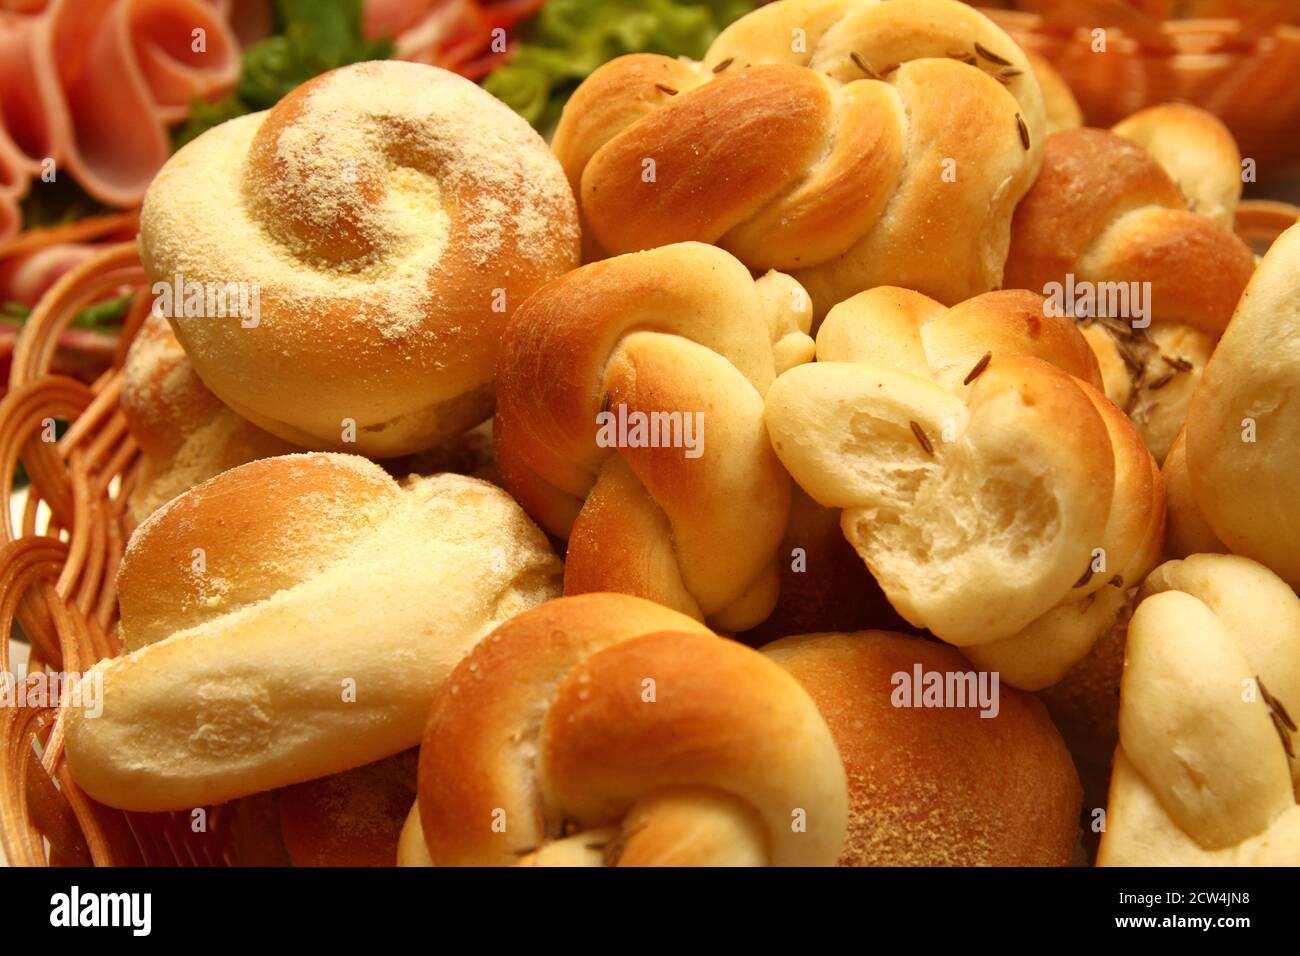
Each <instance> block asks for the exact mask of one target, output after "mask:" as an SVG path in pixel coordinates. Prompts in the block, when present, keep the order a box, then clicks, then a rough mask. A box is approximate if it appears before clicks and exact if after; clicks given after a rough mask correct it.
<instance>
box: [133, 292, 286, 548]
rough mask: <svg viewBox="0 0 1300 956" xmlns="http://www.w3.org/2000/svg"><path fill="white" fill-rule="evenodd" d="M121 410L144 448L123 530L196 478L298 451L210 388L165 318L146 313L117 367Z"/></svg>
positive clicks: (204, 478)
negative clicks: (119, 379) (196, 371)
mask: <svg viewBox="0 0 1300 956" xmlns="http://www.w3.org/2000/svg"><path fill="white" fill-rule="evenodd" d="M122 414H123V415H124V416H125V417H126V423H127V426H128V427H129V428H130V429H131V437H132V438H134V439H135V441H136V444H138V445H139V446H140V450H141V452H143V453H144V462H143V464H142V466H141V472H140V477H139V478H138V479H137V480H136V483H135V485H134V486H133V487H132V489H131V492H130V500H129V501H128V504H127V510H126V524H127V530H128V531H131V530H133V529H134V528H135V527H136V526H137V525H139V524H140V522H142V521H143V520H144V519H145V518H147V517H149V515H151V514H152V513H153V512H154V511H156V510H157V509H158V508H159V507H161V506H162V505H164V504H166V503H167V502H168V501H171V500H172V499H173V498H175V497H176V496H177V495H179V494H181V493H182V492H185V491H189V489H191V488H193V487H194V486H195V485H197V484H199V483H200V482H203V481H207V480H208V479H209V478H211V477H213V476H215V475H219V474H221V472H223V471H226V470H228V469H230V468H234V467H235V466H236V465H242V464H244V463H245V462H249V461H255V460H256V459H258V458H270V457H271V456H273V455H287V454H291V453H292V452H294V451H297V450H298V449H297V448H296V447H295V446H293V445H290V444H289V443H288V442H286V441H283V440H281V439H279V438H276V437H275V436H274V435H271V434H269V433H268V432H264V431H262V429H260V428H258V427H257V426H256V425H254V424H253V423H252V422H249V421H247V420H246V419H243V418H240V417H239V416H238V415H236V414H235V413H234V412H233V411H231V410H230V409H229V408H227V407H226V406H225V405H224V404H222V402H221V400H220V399H219V398H217V397H216V396H215V395H213V394H212V392H211V391H209V390H208V388H207V386H206V385H204V384H203V382H202V380H201V379H200V378H199V377H198V375H197V374H196V373H195V371H194V367H193V365H191V364H190V361H189V359H188V358H187V357H186V355H185V352H184V350H183V349H182V348H181V345H180V343H179V342H178V341H176V336H175V334H173V332H172V330H171V327H170V326H168V324H167V320H166V319H164V318H163V317H162V316H160V315H156V314H151V315H150V316H149V317H148V318H147V319H145V321H144V324H143V325H141V326H140V331H139V332H137V333H136V336H135V338H134V339H133V340H132V342H131V348H130V349H129V350H128V351H127V354H126V362H125V364H124V366H123V369H122Z"/></svg>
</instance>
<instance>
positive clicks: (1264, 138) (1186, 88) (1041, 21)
mask: <svg viewBox="0 0 1300 956" xmlns="http://www.w3.org/2000/svg"><path fill="white" fill-rule="evenodd" d="M1005 5H1007V6H1019V7H1024V8H1033V9H1034V10H1036V11H1039V12H1029V10H1027V9H1019V10H1008V9H989V8H985V9H984V12H985V13H986V14H988V15H989V16H990V17H991V18H992V19H993V20H994V21H996V22H997V23H998V25H999V26H1001V27H1002V28H1003V29H1004V30H1006V31H1007V32H1008V33H1009V34H1010V35H1011V36H1012V38H1013V39H1014V40H1015V41H1016V42H1017V43H1019V44H1020V45H1021V46H1022V47H1024V48H1025V49H1027V50H1032V51H1034V52H1037V53H1039V54H1041V55H1043V56H1044V57H1046V58H1047V60H1048V61H1049V62H1050V63H1051V64H1052V66H1053V67H1055V68H1056V69H1057V70H1058V71H1059V72H1060V74H1061V76H1062V77H1063V78H1064V79H1065V82H1066V83H1068V84H1069V86H1070V89H1071V90H1073V91H1074V95H1075V98H1076V99H1078V101H1079V105H1080V107H1082V109H1083V113H1084V116H1085V117H1086V119H1087V122H1088V124H1089V125H1090V126H1104V127H1108V126H1113V125H1114V124H1115V123H1117V122H1119V121H1120V120H1121V119H1123V118H1124V117H1126V116H1129V115H1131V114H1133V113H1135V112H1137V111H1138V110H1140V109H1144V108H1145V107H1148V106H1154V105H1156V104H1157V103H1168V102H1173V101H1181V102H1186V103H1191V104H1193V105H1196V106H1199V107H1201V108H1203V109H1206V110H1209V111H1210V112H1211V113H1214V114H1215V115H1216V116H1218V117H1219V118H1220V119H1222V120H1223V121H1224V123H1225V124H1227V126H1228V128H1229V129H1231V130H1232V133H1233V135H1234V136H1235V137H1236V139H1237V143H1238V145H1239V146H1240V147H1241V154H1242V155H1243V156H1245V157H1249V158H1251V159H1254V160H1255V161H1256V163H1257V166H1258V175H1259V178H1260V179H1261V180H1265V179H1268V180H1272V179H1276V178H1279V177H1281V176H1283V175H1285V173H1286V172H1287V171H1288V170H1289V169H1290V168H1293V167H1295V166H1296V165H1297V164H1300V25H1297V24H1296V19H1297V14H1300V9H1298V7H1300V5H1297V4H1294V3H1290V2H1283V0H1273V2H1267V3H1265V2H1259V3H1257V4H1255V5H1254V6H1253V7H1251V8H1250V9H1252V10H1253V11H1254V12H1253V13H1250V14H1248V15H1247V16H1246V17H1244V18H1226V17H1225V18H1221V19H1171V20H1164V19H1158V18H1156V17H1155V16H1153V15H1152V14H1150V13H1147V12H1144V9H1143V6H1142V5H1141V4H1135V3H1133V2H1132V0H1087V2H1078V0H1033V2H1027V0H1022V2H1020V3H1017V4H1005ZM1098 27H1103V28H1105V30H1106V50H1107V52H1105V53H1095V52H1093V49H1092V42H1093V37H1092V31H1093V30H1094V29H1095V28H1098Z"/></svg>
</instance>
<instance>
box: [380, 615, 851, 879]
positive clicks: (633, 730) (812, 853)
mask: <svg viewBox="0 0 1300 956" xmlns="http://www.w3.org/2000/svg"><path fill="white" fill-rule="evenodd" d="M847 802H848V795H847V791H846V789H845V781H844V766H843V764H842V762H841V760H840V757H839V754H838V753H837V752H836V749H835V742H834V740H833V739H832V737H831V732H830V731H829V730H828V729H827V726H826V722H825V721H824V720H823V719H822V716H821V715H820V714H819V713H818V711H817V707H816V705H815V704H814V703H813V701H812V700H811V699H810V697H809V695H808V693H807V692H806V691H804V689H803V688H802V687H800V686H799V684H798V682H797V681H795V679H794V678H792V677H791V676H790V675H789V674H788V673H786V672H785V671H784V670H782V669H781V668H780V667H778V666H777V665H776V664H774V663H772V661H770V660H768V659H767V658H765V657H764V656H763V655H762V654H759V653H758V652H757V651H753V650H751V649H749V648H747V647H745V646H744V645H741V644H737V643H735V642H734V641H729V640H726V639H725V638H720V637H715V636H714V635H712V634H710V633H709V632H708V630H707V629H705V627H704V626H703V625H701V624H699V623H698V622H696V621H695V620H693V619H692V618H689V617H687V616H685V615H684V614H680V613H678V612H676V611H672V610H669V609H668V608H665V607H661V606H659V605H657V604H653V603H651V602H649V601H645V600H642V599H641V598H635V597H631V596H629V595H623V594H584V595H579V596H576V597H566V598H561V599H560V600H557V601H551V602H548V603H547V604H544V605H542V606H541V607H538V608H534V609H533V610H531V611H528V612H525V613H524V614H521V615H519V616H518V617H516V618H515V619H514V620H512V621H509V622H507V623H506V624H504V625H503V626H501V627H500V628H498V629H497V630H496V631H495V632H494V633H493V634H492V635H491V636H490V637H488V638H486V639H485V640H483V641H481V642H480V643H479V645H478V646H477V647H476V648H475V649H474V650H473V652H472V653H471V654H470V655H469V656H468V657H466V658H465V659H464V660H463V661H462V662H461V663H460V664H459V665H458V666H457V668H456V670H455V671H454V672H453V673H452V675H451V677H450V678H449V679H448V681H447V683H446V684H445V685H444V687H443V690H442V691H441V692H440V693H439V694H438V698H437V700H436V701H435V703H434V705H433V709H432V710H431V711H430V713H429V722H428V725H427V726H426V728H425V732H424V740H423V743H422V744H421V748H420V776H419V811H420V813H419V817H420V819H419V830H422V832H423V835H424V840H425V844H426V847H427V851H428V853H427V859H428V860H432V862H433V863H434V864H436V865H437V866H510V865H514V864H518V865H521V866H601V865H605V866H615V865H617V866H765V865H774V866H831V865H833V864H834V863H835V860H836V858H837V857H838V856H839V854H840V850H841V847H842V845H843V842H844V834H845V819H846V813H847ZM415 833H416V824H415V822H414V821H412V822H409V823H408V830H407V832H406V833H404V835H403V842H404V844H405V846H404V848H403V849H402V850H400V851H399V855H400V856H401V858H402V859H403V860H404V861H405V862H413V863H419V862H421V861H422V860H424V859H426V858H425V857H422V856H421V854H419V852H418V851H417V850H416V849H415V848H413V847H411V846H410V843H411V841H413V840H414V839H415Z"/></svg>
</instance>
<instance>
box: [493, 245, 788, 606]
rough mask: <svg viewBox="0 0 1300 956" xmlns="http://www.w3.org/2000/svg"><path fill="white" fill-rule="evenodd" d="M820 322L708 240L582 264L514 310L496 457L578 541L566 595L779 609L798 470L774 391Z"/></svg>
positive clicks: (511, 481)
mask: <svg viewBox="0 0 1300 956" xmlns="http://www.w3.org/2000/svg"><path fill="white" fill-rule="evenodd" d="M811 319H812V315H811V308H810V306H809V303H808V298H807V296H806V295H805V294H804V292H803V290H802V289H801V288H800V287H799V285H798V284H797V283H796V282H794V281H793V280H792V279H790V278H789V276H785V275H782V274H780V273H776V272H772V273H769V274H767V275H765V276H763V277H762V278H760V279H758V280H757V281H755V280H754V279H752V278H751V277H750V274H749V272H748V271H747V270H746V269H745V267H744V266H743V265H742V264H741V263H740V262H738V261H736V259H734V258H733V257H732V256H730V255H728V254H727V253H726V252H723V251H722V250H721V249H717V248H714V247H712V246H706V245H701V244H699V243H681V244H678V245H673V246H667V247H664V248H661V249H652V250H649V251H647V252H641V253H636V254H633V255H627V256H619V257H617V258H614V259H609V260H607V261H604V262H598V263H593V264H591V265H588V266H584V267H582V268H581V269H577V270H575V271H574V272H571V273H569V274H568V275H566V276H564V277H563V278H560V279H557V280H556V281H554V282H552V283H550V284H549V285H547V286H546V287H545V288H543V289H542V290H540V291H539V292H538V293H536V294H535V295H534V296H532V297H531V298H530V299H529V300H528V301H527V302H526V303H525V304H524V305H523V306H522V307H521V308H520V310H519V311H518V312H517V313H516V314H515V315H514V316H513V317H512V318H511V321H510V323H509V325H508V326H507V328H506V332H505V336H504V339H503V342H502V349H501V360H500V363H499V365H498V368H497V391H498V409H497V418H496V442H497V464H498V467H499V468H500V470H501V475H502V479H503V481H504V483H505V486H506V488H507V489H508V490H509V491H510V492H511V494H513V495H514V496H515V497H516V498H517V499H518V500H519V501H520V503H522V504H523V506H524V508H525V509H526V510H527V511H528V512H529V514H531V515H532V516H533V517H534V518H535V519H536V520H537V521H538V523H539V524H541V525H542V527H544V528H545V529H546V530H547V531H549V532H551V533H552V534H554V535H557V536H559V537H564V538H568V539H569V550H568V555H567V559H566V564H565V578H564V586H565V593H568V594H577V593H584V592H588V591H619V592H622V593H626V594H636V595H639V596H642V597H646V598H649V599H651V600H655V601H658V602H659V603H661V604H665V605H667V606H669V607H673V608H676V609H677V610H680V611H683V612H685V613H687V614H690V615H692V616H694V617H697V618H699V619H701V620H704V619H707V620H709V621H710V622H711V623H713V624H715V625H716V626H718V627H722V628H726V629H730V630H740V629H743V628H746V627H751V626H753V625H755V624H757V623H758V622H760V621H761V620H763V618H765V617H766V616H767V615H768V613H769V612H770V611H771V610H772V607H773V605H774V603H775V601H776V595H777V570H776V555H777V548H778V546H779V544H780V542H781V537H782V534H783V533H784V531H785V529H786V522H787V519H788V515H789V509H790V478H789V476H788V475H787V474H786V472H785V470H784V469H783V468H782V467H781V463H780V461H778V460H777V458H776V456H775V455H774V454H773V453H772V448H771V446H770V444H769V443H768V439H767V432H766V430H765V428H764V425H763V396H764V395H765V394H766V392H767V389H768V386H770V385H771V383H772V381H773V379H774V378H775V377H776V374H777V373H778V372H780V371H783V370H784V369H785V368H787V367H789V366H790V365H792V364H797V363H798V362H802V361H806V360H807V359H808V358H810V357H811V354H812V340H811V339H810V338H809V337H808V335H807V331H808V326H809V323H810V322H811ZM638 416H644V417H641V418H638ZM638 422H640V426H639V427H640V431H639V432H638V431H636V429H637V428H638ZM624 423H626V425H627V427H626V428H625V427H624Z"/></svg>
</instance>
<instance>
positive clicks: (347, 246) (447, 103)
mask: <svg viewBox="0 0 1300 956" xmlns="http://www.w3.org/2000/svg"><path fill="white" fill-rule="evenodd" d="M376 143H379V144H382V148H378V149H376V148H374V144H376ZM578 256H579V235H578V224H577V212H576V207H575V204H574V201H573V197H572V194H571V192H570V190H569V188H568V186H567V184H566V182H565V180H564V175H563V171H562V170H561V169H560V167H559V165H558V163H557V162H556V161H555V159H554V157H553V156H552V155H551V153H550V151H549V150H548V149H547V147H546V144H545V142H544V141H543V140H542V139H541V138H540V137H539V136H537V134H536V133H535V132H533V131H532V130H531V129H530V128H529V127H528V125H527V124H526V123H525V122H524V121H523V120H522V119H521V118H519V117H518V116H516V115H515V114H513V113H512V112H511V111H510V110H509V109H507V108H506V107H505V106H504V105H503V104H501V103H500V102H498V101H496V100H494V99H493V98H492V97H491V96H489V95H488V94H486V93H484V92H483V91H482V90H481V89H479V88H478V87H476V86H475V85H474V84H472V83H470V82H469V81H466V80H463V79H461V78H460V77H457V76H455V75H454V74H450V73H447V72H445V71H442V70H439V69H437V68H434V67H429V66H424V65H420V64H413V63H398V62H387V61H386V62H373V63H363V64H355V65H352V66H348V67H344V68H342V69H340V70H336V71H333V72H330V73H327V74H324V75H322V76H319V77H316V78H315V79H313V80H310V81H309V82H307V83H305V84H303V85H302V86H300V87H299V88H297V89H296V90H294V91H293V92H292V93H291V94H289V95H288V96H286V97H285V98H284V99H283V100H281V101H280V103H279V104H278V105H277V106H276V107H275V108H274V109H273V110H271V111H270V112H268V113H260V114H255V115H252V116H246V117H241V118H239V119H236V120H232V121H231V122H229V123H225V124H222V125H221V126H219V127H216V128H215V129H213V130H210V131H209V132H208V133H206V134H204V135H203V136H201V137H199V138H198V139H196V140H195V141H194V142H192V143H190V144H189V145H187V146H186V147H185V148H184V149H182V150H180V151H179V152H178V153H177V154H176V155H175V156H174V157H173V158H172V159H171V160H170V161H169V162H168V163H167V165H166V166H165V167H164V168H163V169H162V170H161V171H160V172H159V174H158V176H157V177H156V179H155V180H154V183H153V185H152V186H151V187H150V190H149V193H148V195H147V196H146V198H145V203H144V209H143V211H142V214H141V258H142V261H143V263H144V266H145V270H146V272H147V274H148V276H149V278H150V280H151V281H154V282H155V283H159V282H161V283H162V286H160V287H159V288H160V289H162V288H166V287H167V286H170V285H173V284H175V283H181V284H185V283H198V284H202V285H201V286H199V287H200V288H202V286H203V285H206V286H207V287H214V286H216V285H218V284H219V285H220V286H221V287H222V288H225V287H226V284H227V283H235V284H242V286H243V288H244V289H245V290H247V292H248V295H247V296H246V298H248V299H249V304H250V308H251V292H252V290H254V289H256V290H258V295H257V303H258V304H257V309H256V313H255V314H254V315H253V316H251V317H249V316H246V315H243V314H240V315H228V314H224V313H222V314H218V315H207V314H206V310H201V311H204V312H205V314H202V315H193V314H191V313H190V311H189V310H187V309H186V308H185V307H184V306H182V304H181V303H175V302H174V303H173V306H172V310H171V312H170V314H169V318H170V319H171V321H172V324H173V327H174V328H175V330H176V334H177V337H178V338H179V339H180V341H181V343H182V344H183V345H184V347H185V350H186V352H187V353H188V354H189V356H190V358H191V360H192V361H193V362H194V364H195V368H196V370H197V371H198V374H199V375H200V376H202V378H203V381H204V382H205V383H206V384H207V386H208V387H209V388H211V389H212V391H213V392H214V393H215V394H216V395H217V396H218V397H220V398H221V399H222V400H223V401H224V402H225V403H226V404H227V405H229V406H230V407H231V408H232V409H234V410H235V411H236V412H238V413H239V414H241V415H242V416H244V417H245V418H247V419H249V420H250V421H253V422H254V423H255V424H257V425H258V426H259V427H261V428H263V429H265V430H267V431H270V432H272V433H274V434H276V435H278V436H280V437H281V438H283V439H285V440H286V441H291V442H294V443H295V444H297V445H300V446H304V447H314V448H325V449H333V450H338V451H359V452H361V453H363V454H368V455H372V456H376V457H392V456H397V455H401V454H407V453H410V452H413V451H417V450H420V449H422V448H426V447H429V446H431V445H433V444H436V443H437V442H439V441H442V440H446V439H448V438H451V437H454V436H455V435H457V434H459V433H461V432H463V431H465V430H466V429H468V428H470V427H472V426H474V425H475V424H477V423H478V422H480V421H482V420H484V419H486V418H487V417H489V416H490V414H491V410H492V395H491V378H492V367H493V363H494V361H495V358H496V351H497V345H498V340H499V337H500V333H501V326H502V324H503V322H504V321H505V318H506V317H507V316H508V315H509V314H510V313H511V312H513V310H514V309H515V308H516V307H517V306H518V305H519V303H520V302H522V301H523V300H524V298H526V297H527V296H528V294H529V293H531V292H532V291H533V290H534V289H536V288H537V287H538V286H540V285H542V284H543V283H544V282H546V281H547V280H548V279H550V278H553V277H555V276H557V275H560V274H562V273H563V272H565V271H567V270H568V269H570V268H572V267H573V266H575V265H576V264H577V262H578ZM241 301H243V300H241ZM350 428H351V429H352V430H354V431H355V436H354V435H352V434H351V432H350V431H349V429H350Z"/></svg>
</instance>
